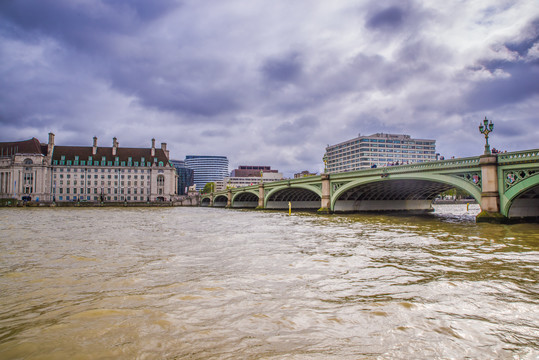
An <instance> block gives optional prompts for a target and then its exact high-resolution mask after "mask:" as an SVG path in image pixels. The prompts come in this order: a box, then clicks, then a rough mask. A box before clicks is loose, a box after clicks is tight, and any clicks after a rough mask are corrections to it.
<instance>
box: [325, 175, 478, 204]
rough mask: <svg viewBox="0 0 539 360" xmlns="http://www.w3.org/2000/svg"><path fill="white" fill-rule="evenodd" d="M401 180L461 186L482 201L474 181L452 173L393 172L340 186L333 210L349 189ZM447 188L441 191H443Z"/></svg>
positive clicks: (449, 186)
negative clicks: (471, 181)
mask: <svg viewBox="0 0 539 360" xmlns="http://www.w3.org/2000/svg"><path fill="white" fill-rule="evenodd" d="M399 180H416V181H429V182H433V183H439V184H444V185H446V186H445V187H446V188H447V189H449V188H453V187H455V188H459V189H461V190H464V191H466V192H467V193H469V194H470V195H471V196H472V197H473V198H474V199H475V200H477V202H478V203H480V202H481V190H480V189H479V188H478V187H477V186H475V185H473V184H472V183H470V182H468V181H466V180H463V179H460V178H458V177H456V176H452V175H437V174H432V173H412V174H391V175H389V176H388V177H387V178H381V176H380V175H371V176H368V177H363V178H360V179H357V180H353V181H350V182H348V183H346V184H344V185H342V186H340V187H339V188H338V189H337V190H336V191H335V192H334V193H333V194H332V196H331V211H334V209H335V204H336V203H337V201H339V198H340V197H341V196H342V195H343V194H345V193H346V192H347V191H349V190H351V189H354V188H357V187H361V186H364V185H367V184H372V183H386V182H387V183H389V182H392V181H393V182H395V181H399ZM443 191H445V190H442V191H440V193H441V192H443Z"/></svg>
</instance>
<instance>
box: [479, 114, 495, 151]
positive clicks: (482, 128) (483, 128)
mask: <svg viewBox="0 0 539 360" xmlns="http://www.w3.org/2000/svg"><path fill="white" fill-rule="evenodd" d="M492 130H494V124H493V123H492V120H490V123H489V121H488V120H487V117H486V116H485V120H483V124H481V125H479V132H480V133H481V134H483V135H485V155H490V154H491V152H490V145H489V144H488V134H490V133H491V132H492Z"/></svg>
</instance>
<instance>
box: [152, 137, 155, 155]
mask: <svg viewBox="0 0 539 360" xmlns="http://www.w3.org/2000/svg"><path fill="white" fill-rule="evenodd" d="M153 156H155V139H152V157H153Z"/></svg>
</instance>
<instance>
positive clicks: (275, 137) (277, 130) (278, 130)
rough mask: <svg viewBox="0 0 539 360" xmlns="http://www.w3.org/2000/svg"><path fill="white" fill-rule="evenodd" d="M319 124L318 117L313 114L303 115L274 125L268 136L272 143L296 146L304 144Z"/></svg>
mask: <svg viewBox="0 0 539 360" xmlns="http://www.w3.org/2000/svg"><path fill="white" fill-rule="evenodd" d="M319 126H320V120H318V118H316V117H314V116H311V115H306V116H301V117H299V118H296V119H293V120H290V121H285V122H283V123H281V124H280V125H278V126H276V127H274V128H273V130H272V131H271V132H270V133H269V134H267V137H268V139H269V140H270V141H271V143H272V144H276V145H288V146H294V145H298V144H303V143H304V142H305V141H306V140H307V139H309V138H310V137H312V134H313V133H315V132H316V131H317V130H318V127H319Z"/></svg>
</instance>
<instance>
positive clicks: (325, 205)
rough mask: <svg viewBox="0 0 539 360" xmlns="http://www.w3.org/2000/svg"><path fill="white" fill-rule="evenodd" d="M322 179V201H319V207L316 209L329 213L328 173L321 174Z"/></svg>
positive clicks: (329, 188) (329, 186)
mask: <svg viewBox="0 0 539 360" xmlns="http://www.w3.org/2000/svg"><path fill="white" fill-rule="evenodd" d="M321 181H322V201H321V203H320V209H318V211H317V212H318V213H319V214H330V213H331V193H330V191H331V184H330V181H329V174H322V175H321Z"/></svg>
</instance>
